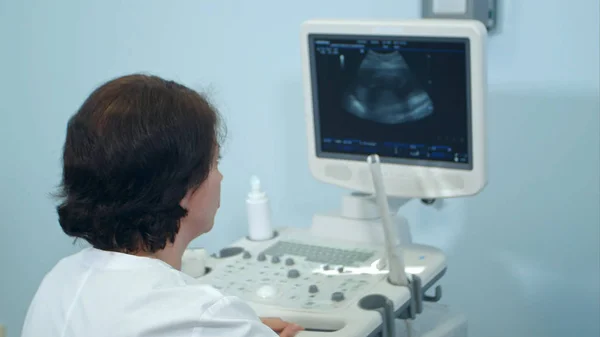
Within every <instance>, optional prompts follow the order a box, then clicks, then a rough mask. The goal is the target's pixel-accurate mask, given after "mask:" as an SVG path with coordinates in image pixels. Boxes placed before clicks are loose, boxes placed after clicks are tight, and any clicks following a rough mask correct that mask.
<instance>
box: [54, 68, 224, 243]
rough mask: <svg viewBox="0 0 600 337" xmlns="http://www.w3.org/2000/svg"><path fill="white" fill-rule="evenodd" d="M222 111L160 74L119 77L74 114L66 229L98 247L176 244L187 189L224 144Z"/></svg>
mask: <svg viewBox="0 0 600 337" xmlns="http://www.w3.org/2000/svg"><path fill="white" fill-rule="evenodd" d="M220 126H221V125H220V119H219V115H218V113H217V111H216V109H214V108H213V107H212V105H211V104H210V103H209V102H208V101H207V99H205V98H204V97H203V96H201V95H200V94H199V93H197V92H196V91H194V90H191V89H189V88H187V87H185V86H183V85H181V84H178V83H175V82H173V81H167V80H164V79H162V78H160V77H157V76H152V75H143V74H133V75H127V76H123V77H119V78H116V79H113V80H111V81H109V82H107V83H105V84H103V85H102V86H100V87H99V88H97V89H96V90H95V91H94V92H92V94H91V95H90V96H89V97H88V98H87V99H86V100H85V102H84V103H83V105H82V106H81V107H80V108H79V110H78V111H77V112H76V113H75V115H74V116H72V117H71V119H70V120H69V123H68V126H67V135H66V141H65V145H64V153H63V175H62V181H61V185H60V190H59V193H58V196H59V197H60V198H61V199H62V200H61V203H60V205H59V206H58V207H57V211H58V216H59V222H60V226H61V227H62V229H63V231H64V232H65V233H66V234H67V235H69V236H71V237H75V238H76V239H77V238H80V239H84V240H86V241H87V242H89V243H90V244H91V245H92V246H93V247H95V248H98V249H103V250H110V251H120V252H140V251H143V252H149V253H153V252H156V251H158V250H161V249H163V248H164V247H165V246H166V245H167V243H168V242H171V243H172V242H174V240H175V236H176V234H177V232H178V231H179V223H180V219H181V218H182V217H184V216H185V215H186V214H187V211H186V210H185V209H183V208H182V207H181V206H180V202H181V200H182V199H183V197H184V196H185V194H186V193H187V192H188V191H189V190H190V189H194V188H197V187H199V186H200V185H201V184H202V182H204V180H205V179H206V178H207V176H208V174H209V172H210V169H211V166H212V165H213V163H214V158H215V156H216V155H217V153H216V152H217V151H219V148H220V139H221V138H220V137H221V136H223V134H222V133H221V131H223V129H221V128H220Z"/></svg>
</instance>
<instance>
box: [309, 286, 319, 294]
mask: <svg viewBox="0 0 600 337" xmlns="http://www.w3.org/2000/svg"><path fill="white" fill-rule="evenodd" d="M318 291H319V288H318V287H317V286H316V285H314V284H312V285H311V286H310V287H308V292H309V293H311V294H314V293H316V292H318Z"/></svg>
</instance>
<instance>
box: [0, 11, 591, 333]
mask: <svg viewBox="0 0 600 337" xmlns="http://www.w3.org/2000/svg"><path fill="white" fill-rule="evenodd" d="M575 2H577V5H574V4H571V3H575ZM418 3H419V1H417V0H405V1H399V0H395V1H391V0H374V1H364V0H361V1H358V0H347V1H340V0H327V1H323V0H305V1H275V0H259V1H243V0H229V1H199V0H195V1H147V0H146V1H141V0H140V1H134V0H130V1H107V0H104V1H80V0H72V1H42V0H40V1H32V0H27V1H25V0H19V1H10V0H0V79H1V80H0V98H1V99H0V112H1V115H0V116H1V117H0V118H1V122H0V155H1V158H2V159H1V160H2V162H1V165H0V215H1V218H0V219H1V220H0V225H1V227H0V323H4V324H7V325H8V331H9V337H17V336H18V335H19V331H20V326H21V324H22V320H23V317H24V314H25V310H26V308H27V305H28V302H29V301H30V299H31V297H32V295H33V293H34V291H35V289H36V287H37V285H38V284H39V282H40V279H41V278H42V276H43V274H44V273H45V272H47V271H48V269H49V268H51V267H52V266H53V264H54V263H55V262H56V261H57V260H58V259H59V258H61V257H63V256H65V255H66V254H69V253H71V252H73V251H75V250H76V249H77V247H74V246H73V245H72V244H71V243H72V242H71V240H70V239H68V238H65V236H64V235H63V234H62V233H61V231H60V228H59V226H58V224H57V222H56V216H55V212H54V208H53V207H54V204H53V202H52V200H51V199H50V198H49V193H50V192H52V191H53V189H54V187H55V186H56V184H57V183H58V178H59V165H60V151H61V146H62V142H63V139H64V131H65V124H66V121H67V119H68V117H69V116H70V115H71V114H72V113H73V112H74V111H75V110H76V109H77V107H78V106H79V105H80V104H81V102H82V100H83V99H84V98H85V97H86V95H87V94H89V93H90V91H91V90H92V89H93V88H94V87H95V86H96V85H98V84H100V83H101V82H103V81H105V80H107V79H109V78H112V77H114V76H117V75H121V74H124V73H130V72H137V71H145V72H152V73H155V74H158V75H162V76H165V77H169V78H172V79H175V80H179V81H182V82H184V83H185V84H188V85H190V86H193V87H194V88H196V89H200V90H209V91H210V92H211V94H212V97H213V99H214V101H215V103H216V104H217V105H218V106H219V108H220V109H221V110H222V112H223V113H224V114H225V116H226V117H227V120H228V127H229V131H230V133H229V134H230V138H229V141H228V144H227V148H226V152H225V159H224V161H223V164H222V171H223V172H224V175H225V180H224V185H223V203H222V205H223V206H222V208H221V211H220V214H219V215H218V219H217V221H218V223H217V226H216V228H215V229H214V231H213V232H211V233H210V234H208V235H206V237H203V238H200V239H198V240H197V241H196V242H194V245H195V246H205V247H208V248H209V249H211V250H214V249H217V248H218V247H220V246H222V245H225V244H227V243H228V242H229V241H231V240H233V239H235V238H237V237H239V236H240V235H243V234H244V233H245V216H244V211H245V209H244V197H245V193H246V191H247V185H248V179H249V176H250V175H251V174H253V173H256V174H258V175H259V176H260V177H261V178H263V181H264V184H265V186H266V188H267V190H268V192H269V193H270V196H271V197H272V199H273V209H274V219H275V221H276V222H277V223H279V224H281V225H293V226H307V225H308V224H309V222H310V217H311V214H312V213H314V212H316V211H319V210H325V209H327V208H332V207H337V205H338V203H339V197H340V195H341V193H342V192H343V191H340V190H339V189H337V188H334V187H331V186H326V185H323V184H320V183H317V182H316V181H314V180H313V179H312V178H311V176H310V174H309V172H308V169H307V165H306V161H305V155H304V154H305V152H306V145H305V134H304V132H305V131H304V119H303V110H302V93H301V79H300V76H301V74H300V58H299V38H298V33H299V29H298V27H299V24H300V23H301V22H302V21H303V20H305V19H308V18H313V17H341V18H350V17H353V18H360V17H371V18H413V17H418V13H419V12H418V8H419V5H418ZM501 3H503V4H504V5H503V8H502V11H501V13H500V15H501V27H500V28H501V32H500V33H499V34H498V35H496V36H492V37H491V39H490V42H489V45H490V50H489V79H490V111H489V132H490V134H489V138H490V140H489V142H490V144H489V145H490V184H489V186H488V188H487V189H486V190H485V192H483V193H482V194H481V195H479V196H477V197H475V198H470V199H460V200H449V201H445V202H444V203H443V204H442V206H443V207H441V209H435V208H424V207H422V206H420V205H419V204H418V203H414V204H410V205H408V206H407V207H406V209H405V210H404V212H405V214H406V215H407V216H408V218H409V219H410V220H411V221H412V222H413V230H414V236H415V239H416V240H418V241H422V242H427V243H433V244H437V245H440V246H441V247H443V248H444V249H446V251H447V253H448V256H449V271H448V274H447V276H446V277H445V278H444V280H443V284H444V286H445V302H446V303H450V304H452V305H453V306H454V307H456V308H458V309H460V310H462V311H464V312H466V313H467V315H468V316H469V319H470V327H471V336H486V337H494V336H498V337H503V336H513V337H526V336H527V337H530V336H548V337H559V336H560V337H564V336H589V337H595V336H599V335H600V327H599V324H600V323H599V320H598V317H600V308H599V306H600V304H599V298H600V290H599V287H600V276H599V275H600V271H599V265H600V260H599V255H600V251H599V246H600V242H599V240H600V239H599V238H600V232H599V225H600V214H599V205H600V198H599V189H600V187H599V186H600V181H599V171H600V163H599V162H600V158H599V156H600V148H599V146H600V145H599V144H600V139H599V133H600V130H599V125H600V120H599V110H600V106H599V101H598V90H599V87H600V85H599V79H598V76H599V61H598V60H599V42H598V41H600V36H599V33H598V30H599V23H600V22H599V14H598V13H599V5H598V1H597V0H577V1H572V2H567V1H562V0H504V1H501ZM265 130H268V132H265ZM274 162H276V165H274ZM241 163H244V165H241Z"/></svg>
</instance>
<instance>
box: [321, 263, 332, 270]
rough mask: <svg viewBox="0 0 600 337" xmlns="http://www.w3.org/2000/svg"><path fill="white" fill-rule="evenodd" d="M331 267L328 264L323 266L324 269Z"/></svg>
mask: <svg viewBox="0 0 600 337" xmlns="http://www.w3.org/2000/svg"><path fill="white" fill-rule="evenodd" d="M329 269H331V267H330V266H329V265H328V264H326V265H324V266H323V270H329Z"/></svg>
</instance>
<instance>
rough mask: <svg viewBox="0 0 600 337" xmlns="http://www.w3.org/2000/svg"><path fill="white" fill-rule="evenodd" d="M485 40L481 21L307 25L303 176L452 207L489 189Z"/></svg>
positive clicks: (313, 22)
mask: <svg viewBox="0 0 600 337" xmlns="http://www.w3.org/2000/svg"><path fill="white" fill-rule="evenodd" d="M486 36H487V31H486V29H485V27H484V26H483V25H482V24H481V23H480V22H478V21H466V20H465V21H462V20H461V21H459V20H434V19H422V20H408V21H353V20H311V21H307V22H305V23H304V24H303V25H302V34H301V41H302V44H301V49H302V66H303V80H304V97H305V115H306V121H307V123H306V125H307V136H308V145H309V146H308V157H309V167H310V170H311V172H312V174H313V176H315V177H316V178H317V179H319V180H321V181H323V182H326V183H330V184H334V185H337V186H341V187H344V188H348V189H351V190H354V191H360V192H365V193H373V192H374V190H373V184H372V180H371V175H370V171H369V168H368V166H367V164H366V158H367V156H369V155H370V154H378V155H379V157H380V159H381V163H382V164H381V169H382V171H383V176H384V184H385V187H386V191H387V193H388V194H389V195H391V196H398V197H407V198H440V197H459V196H467V195H473V194H476V193H478V192H479V191H480V190H481V189H482V188H483V187H484V186H485V184H486V151H485V150H486V135H485V112H486V90H487V87H486V68H485V39H486Z"/></svg>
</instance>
